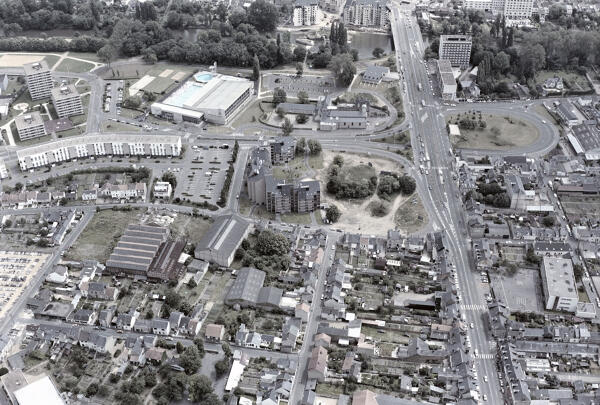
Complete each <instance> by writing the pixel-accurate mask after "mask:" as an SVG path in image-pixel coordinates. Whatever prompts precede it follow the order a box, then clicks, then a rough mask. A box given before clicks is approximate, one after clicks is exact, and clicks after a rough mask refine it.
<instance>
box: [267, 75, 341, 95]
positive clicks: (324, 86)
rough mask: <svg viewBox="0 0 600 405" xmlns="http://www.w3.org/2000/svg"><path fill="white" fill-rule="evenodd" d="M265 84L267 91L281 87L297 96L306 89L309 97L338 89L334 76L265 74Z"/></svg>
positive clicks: (289, 93)
mask: <svg viewBox="0 0 600 405" xmlns="http://www.w3.org/2000/svg"><path fill="white" fill-rule="evenodd" d="M263 86H264V87H265V90H266V91H272V90H274V89H275V88H276V87H281V88H282V89H284V90H285V92H286V93H287V94H288V96H289V97H296V95H297V94H298V92H299V91H306V92H307V93H308V96H309V97H311V98H315V97H317V96H322V95H323V94H325V93H326V92H329V93H332V92H333V91H335V90H336V87H335V83H334V79H333V77H332V76H301V77H299V76H296V75H283V74H273V75H265V76H264V77H263ZM340 90H341V89H340Z"/></svg>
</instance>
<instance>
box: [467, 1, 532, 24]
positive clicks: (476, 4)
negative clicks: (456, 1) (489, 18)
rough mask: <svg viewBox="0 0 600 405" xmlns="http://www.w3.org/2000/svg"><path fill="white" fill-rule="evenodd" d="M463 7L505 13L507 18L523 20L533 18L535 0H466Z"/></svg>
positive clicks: (495, 13)
mask: <svg viewBox="0 0 600 405" xmlns="http://www.w3.org/2000/svg"><path fill="white" fill-rule="evenodd" d="M463 8H465V9H472V10H479V11H483V12H485V13H491V14H493V15H504V16H505V17H506V19H507V20H523V19H527V18H531V15H532V14H533V0H464V1H463Z"/></svg>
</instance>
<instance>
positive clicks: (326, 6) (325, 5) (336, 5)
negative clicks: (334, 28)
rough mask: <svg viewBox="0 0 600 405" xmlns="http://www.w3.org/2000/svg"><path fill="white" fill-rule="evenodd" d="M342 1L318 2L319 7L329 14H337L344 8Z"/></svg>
mask: <svg viewBox="0 0 600 405" xmlns="http://www.w3.org/2000/svg"><path fill="white" fill-rule="evenodd" d="M344 3H345V2H344V0H320V1H319V6H320V7H321V9H322V10H325V11H327V12H329V13H336V14H337V13H339V12H340V11H342V9H343V7H344Z"/></svg>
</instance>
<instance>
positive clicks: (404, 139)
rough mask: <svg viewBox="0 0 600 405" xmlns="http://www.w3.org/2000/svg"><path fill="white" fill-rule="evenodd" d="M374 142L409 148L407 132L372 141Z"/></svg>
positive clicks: (408, 134)
mask: <svg viewBox="0 0 600 405" xmlns="http://www.w3.org/2000/svg"><path fill="white" fill-rule="evenodd" d="M373 141H374V142H382V143H389V144H390V145H408V146H409V147H410V133H409V132H408V131H404V132H400V133H398V134H394V135H389V136H386V137H383V138H376V139H373Z"/></svg>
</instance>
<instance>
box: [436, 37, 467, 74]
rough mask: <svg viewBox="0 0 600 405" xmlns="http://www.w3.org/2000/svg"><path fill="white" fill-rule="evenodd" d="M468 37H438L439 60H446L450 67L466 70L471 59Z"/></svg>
mask: <svg viewBox="0 0 600 405" xmlns="http://www.w3.org/2000/svg"><path fill="white" fill-rule="evenodd" d="M472 43H473V41H472V39H471V36H470V35H440V49H439V52H438V53H439V59H447V60H449V61H450V64H451V65H452V66H456V67H460V68H461V69H466V68H468V67H469V61H470V59H471V46H472Z"/></svg>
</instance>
